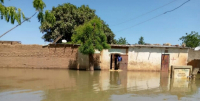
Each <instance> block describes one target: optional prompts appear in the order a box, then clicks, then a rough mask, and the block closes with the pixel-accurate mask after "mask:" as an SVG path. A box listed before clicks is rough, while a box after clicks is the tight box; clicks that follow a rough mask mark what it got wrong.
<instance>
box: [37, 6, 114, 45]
mask: <svg viewBox="0 0 200 101" xmlns="http://www.w3.org/2000/svg"><path fill="white" fill-rule="evenodd" d="M54 17H55V18H54ZM95 17H97V15H96V14H95V10H93V9H90V8H89V6H85V5H82V6H80V7H76V6H75V5H73V4H70V3H67V4H66V3H65V4H62V5H58V7H53V8H52V10H51V11H46V12H45V14H43V13H40V14H39V15H38V19H39V21H41V26H40V30H41V32H43V33H44V35H43V39H44V40H45V41H49V42H52V41H54V40H55V39H56V38H57V37H58V36H60V35H63V37H62V38H61V39H60V40H59V41H58V42H59V43H61V40H62V39H66V40H67V42H71V41H72V39H71V37H72V35H73V34H74V33H75V29H76V28H77V27H78V26H80V25H83V24H84V23H86V22H88V21H90V20H91V19H93V18H95ZM54 21H55V22H54ZM102 22H103V25H102V29H103V32H104V34H105V35H106V37H107V43H109V44H111V43H114V37H115V35H114V34H113V32H112V31H111V29H110V28H109V26H108V25H107V24H106V23H105V22H104V21H102Z"/></svg>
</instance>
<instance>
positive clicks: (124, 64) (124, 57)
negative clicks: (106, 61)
mask: <svg viewBox="0 0 200 101" xmlns="http://www.w3.org/2000/svg"><path fill="white" fill-rule="evenodd" d="M118 56H121V57H122V61H121V62H120V63H119V64H118V60H117V58H118ZM127 65H128V55H120V54H111V59H110V69H113V70H118V69H121V70H127Z"/></svg>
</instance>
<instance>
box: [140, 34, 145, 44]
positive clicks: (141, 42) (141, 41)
mask: <svg viewBox="0 0 200 101" xmlns="http://www.w3.org/2000/svg"><path fill="white" fill-rule="evenodd" d="M138 44H141V45H144V44H145V42H144V38H143V37H142V36H141V37H140V38H139V41H138Z"/></svg>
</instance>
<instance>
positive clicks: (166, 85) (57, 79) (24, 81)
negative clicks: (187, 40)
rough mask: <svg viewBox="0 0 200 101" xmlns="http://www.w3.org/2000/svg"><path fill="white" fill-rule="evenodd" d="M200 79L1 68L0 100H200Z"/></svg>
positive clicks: (102, 72)
mask: <svg viewBox="0 0 200 101" xmlns="http://www.w3.org/2000/svg"><path fill="white" fill-rule="evenodd" d="M199 93H200V75H197V79H196V81H195V82H194V81H191V80H187V79H170V78H169V74H168V73H165V72H133V71H127V72H125V71H121V72H118V71H74V70H44V69H5V68H0V101H5V100H6V101H12V100H15V101H27V100H29V101H30V100H33V101H35V100H37V101H38V100H42V101H55V100H59V101H66V100H67V101H80V100H81V101H92V100H95V101H112V100H113V101H122V100H126V101H128V100H130V101H132V100H149V101H151V100H152V101H155V100H200V96H199Z"/></svg>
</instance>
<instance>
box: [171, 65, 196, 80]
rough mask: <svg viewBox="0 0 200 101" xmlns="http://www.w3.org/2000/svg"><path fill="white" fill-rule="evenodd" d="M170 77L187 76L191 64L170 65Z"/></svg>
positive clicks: (189, 73) (190, 71)
mask: <svg viewBox="0 0 200 101" xmlns="http://www.w3.org/2000/svg"><path fill="white" fill-rule="evenodd" d="M171 68H172V69H171V78H179V79H180V78H181V79H186V78H189V77H190V75H191V74H192V66H172V67H171Z"/></svg>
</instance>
